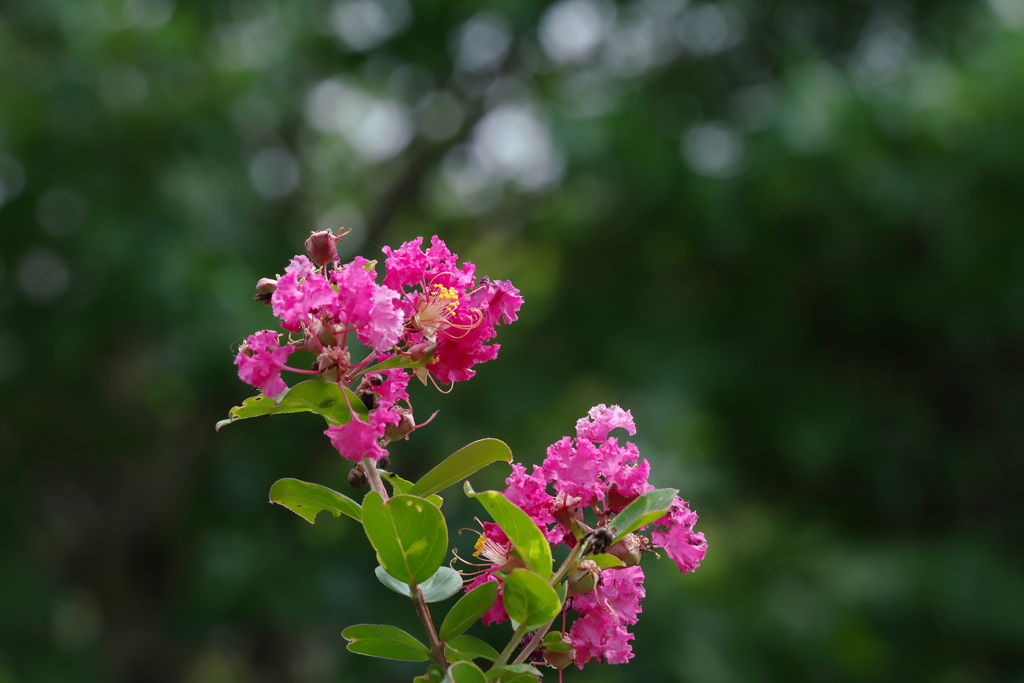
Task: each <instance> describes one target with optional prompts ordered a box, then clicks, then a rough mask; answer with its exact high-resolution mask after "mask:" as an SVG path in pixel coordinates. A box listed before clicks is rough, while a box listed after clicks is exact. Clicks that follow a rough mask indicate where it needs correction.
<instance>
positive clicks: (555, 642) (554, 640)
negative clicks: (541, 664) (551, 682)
mask: <svg viewBox="0 0 1024 683" xmlns="http://www.w3.org/2000/svg"><path fill="white" fill-rule="evenodd" d="M540 647H541V654H543V655H544V661H545V662H547V663H548V664H549V665H551V666H553V667H555V668H556V669H558V670H559V671H561V670H562V669H564V668H565V667H567V666H569V665H570V664H572V663H573V661H574V660H575V659H576V648H574V647H573V646H572V641H570V640H569V637H568V636H566V635H565V634H564V633H558V632H552V633H549V634H547V635H546V636H544V642H543V643H541V646H540Z"/></svg>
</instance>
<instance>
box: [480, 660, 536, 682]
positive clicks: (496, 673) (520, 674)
mask: <svg viewBox="0 0 1024 683" xmlns="http://www.w3.org/2000/svg"><path fill="white" fill-rule="evenodd" d="M538 676H541V673H540V671H537V669H536V668H534V667H532V666H530V665H529V664H508V665H506V666H499V667H498V668H496V669H491V670H490V671H488V672H487V680H488V681H490V682H491V683H537V678H538Z"/></svg>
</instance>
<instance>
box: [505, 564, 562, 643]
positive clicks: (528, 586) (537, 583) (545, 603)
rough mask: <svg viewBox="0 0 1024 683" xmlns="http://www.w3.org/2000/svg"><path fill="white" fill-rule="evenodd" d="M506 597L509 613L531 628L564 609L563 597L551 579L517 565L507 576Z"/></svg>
mask: <svg viewBox="0 0 1024 683" xmlns="http://www.w3.org/2000/svg"><path fill="white" fill-rule="evenodd" d="M502 600H503V601H504V604H505V611H506V612H508V616H509V617H511V618H512V619H514V620H515V621H517V622H519V623H520V624H525V626H526V629H527V630H528V631H532V630H533V629H535V628H537V627H539V626H543V625H544V624H546V623H548V622H549V621H551V620H552V619H554V618H555V617H556V616H558V613H559V612H560V611H561V609H562V601H561V600H559V599H558V594H557V593H556V592H555V589H554V588H552V587H551V586H550V585H548V582H547V580H545V579H544V578H543V577H542V576H540V575H539V574H535V573H534V572H531V571H529V570H526V569H514V570H512V572H511V573H510V574H509V575H508V576H507V577H505V592H504V594H503V595H502Z"/></svg>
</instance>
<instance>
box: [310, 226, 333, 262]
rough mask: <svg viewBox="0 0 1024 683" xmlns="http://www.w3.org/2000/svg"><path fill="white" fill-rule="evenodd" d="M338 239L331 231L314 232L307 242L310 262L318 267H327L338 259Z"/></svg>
mask: <svg viewBox="0 0 1024 683" xmlns="http://www.w3.org/2000/svg"><path fill="white" fill-rule="evenodd" d="M337 242H338V238H337V237H336V236H335V234H334V233H333V232H331V231H330V230H321V231H320V232H314V233H313V234H312V235H310V236H309V238H308V239H307V240H306V253H307V254H309V260H310V261H312V262H313V263H315V264H317V265H318V266H326V265H327V264H328V263H330V262H331V261H333V260H334V259H336V258H338V247H337Z"/></svg>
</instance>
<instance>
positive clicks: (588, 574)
mask: <svg viewBox="0 0 1024 683" xmlns="http://www.w3.org/2000/svg"><path fill="white" fill-rule="evenodd" d="M600 574H601V568H600V567H598V566H597V563H596V562H594V561H593V560H583V561H582V562H580V563H579V564H578V565H576V568H575V569H573V570H572V571H571V572H569V593H571V594H573V595H583V594H584V593H590V592H591V591H593V590H594V587H595V586H597V578H598V576H599V575H600Z"/></svg>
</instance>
